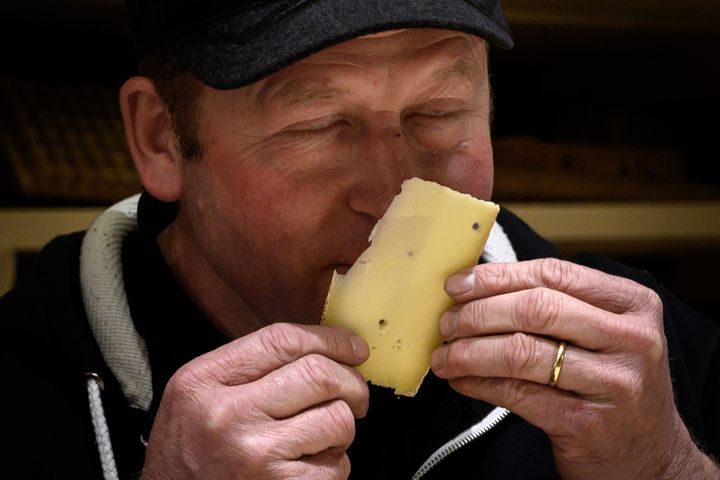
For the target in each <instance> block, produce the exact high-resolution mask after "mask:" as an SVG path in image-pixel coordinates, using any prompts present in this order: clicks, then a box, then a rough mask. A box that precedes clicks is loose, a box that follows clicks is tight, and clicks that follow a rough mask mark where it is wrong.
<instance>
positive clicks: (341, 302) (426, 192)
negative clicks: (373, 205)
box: [323, 178, 499, 396]
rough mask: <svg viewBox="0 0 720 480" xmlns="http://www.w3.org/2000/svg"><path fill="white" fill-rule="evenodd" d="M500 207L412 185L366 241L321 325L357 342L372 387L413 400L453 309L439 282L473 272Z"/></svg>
mask: <svg viewBox="0 0 720 480" xmlns="http://www.w3.org/2000/svg"><path fill="white" fill-rule="evenodd" d="M498 210H499V208H498V206H497V205H495V204H494V203H491V202H485V201H482V200H478V199H476V198H474V197H472V196H470V195H467V194H462V193H458V192H455V191H453V190H451V189H449V188H447V187H444V186H441V185H439V184H437V183H434V182H428V181H425V180H420V179H418V178H413V179H410V180H406V181H405V182H404V183H403V185H402V192H401V193H400V194H399V195H398V196H396V197H395V199H394V200H393V202H392V204H391V205H390V207H389V208H388V210H387V212H386V213H385V215H384V216H383V218H382V219H380V221H379V222H378V224H377V226H376V228H375V229H374V230H373V233H372V235H371V238H370V240H371V242H372V243H371V245H370V247H369V248H368V249H367V250H365V252H363V253H362V255H360V258H358V260H357V261H356V262H355V264H354V265H353V266H352V268H350V270H349V271H348V272H347V274H345V275H339V274H337V272H336V273H335V274H334V275H333V280H332V283H331V286H330V290H329V292H328V296H327V300H326V303H325V311H324V313H323V324H325V325H342V326H344V327H346V328H348V329H350V330H351V331H353V332H354V333H356V334H358V335H360V336H361V337H363V338H364V339H365V340H366V341H367V342H368V345H369V347H370V357H369V358H368V360H367V361H366V362H365V363H363V364H362V365H360V366H359V367H357V368H358V370H359V371H360V373H361V374H362V375H363V376H364V377H365V378H366V379H367V380H369V381H370V382H372V383H374V384H376V385H380V386H384V387H390V388H394V389H395V393H396V394H399V395H407V396H413V395H415V393H417V390H418V389H419V388H420V384H421V383H422V380H423V378H424V377H425V375H426V374H427V372H428V370H429V369H430V355H431V353H432V352H433V350H435V349H436V348H437V347H438V346H440V344H441V343H442V336H441V334H440V328H439V320H440V317H441V315H442V314H443V312H445V311H446V310H447V309H448V308H450V307H451V306H452V304H453V301H452V299H451V298H450V297H449V296H448V295H447V294H446V293H445V290H444V284H445V280H446V279H447V278H448V277H449V276H450V275H452V274H453V273H456V272H459V271H461V270H463V269H466V268H468V267H471V266H473V265H475V264H476V263H477V261H478V258H479V257H480V255H481V254H482V251H483V248H484V246H485V243H486V242H487V239H488V236H489V234H490V230H491V228H492V226H493V224H494V222H495V217H496V215H497V212H498Z"/></svg>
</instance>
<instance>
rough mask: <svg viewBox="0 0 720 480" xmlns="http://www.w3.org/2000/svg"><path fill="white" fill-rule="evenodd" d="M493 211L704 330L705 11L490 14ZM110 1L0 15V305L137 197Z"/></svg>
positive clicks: (715, 200) (716, 125) (692, 2)
mask: <svg viewBox="0 0 720 480" xmlns="http://www.w3.org/2000/svg"><path fill="white" fill-rule="evenodd" d="M503 4H504V6H505V9H506V13H507V17H508V20H509V23H510V25H511V28H512V31H513V34H514V37H515V41H516V47H515V48H514V49H513V50H510V51H508V52H499V51H492V52H491V60H490V61H491V74H492V78H491V81H492V85H493V90H494V100H495V117H494V126H493V128H494V148H495V158H496V187H495V201H497V202H500V203H502V204H503V205H504V206H506V207H508V208H510V209H511V210H513V211H515V212H516V213H517V214H519V215H520V216H521V217H523V218H524V219H525V220H526V221H527V222H528V223H530V224H531V225H532V226H533V227H535V228H536V229H537V230H539V231H540V233H542V234H544V235H545V236H546V237H548V238H549V239H551V240H552V241H553V242H555V244H556V245H557V246H558V247H559V249H560V251H561V252H562V253H563V254H564V255H573V254H576V253H580V252H583V251H594V252H598V253H604V254H608V255H611V256H614V257H615V258H618V259H620V260H622V261H624V262H626V263H629V264H631V265H634V266H637V267H639V268H643V269H646V270H648V271H651V272H652V273H653V274H655V276H657V277H658V278H659V279H660V280H661V281H662V282H663V283H664V284H665V285H666V286H667V287H668V288H669V289H671V290H673V291H674V292H675V293H676V295H677V296H679V297H680V298H681V299H683V300H685V301H686V302H687V303H689V304H691V305H693V306H694V307H696V308H697V309H698V310H701V311H703V312H705V313H706V314H708V315H710V316H712V317H714V318H715V319H716V321H717V320H718V319H720V295H718V294H717V293H716V291H717V289H718V287H719V286H720V282H719V281H718V273H719V272H720V155H719V154H718V142H719V141H720V133H719V132H720V64H719V60H720V0H633V1H631V2H628V1H627V0H604V1H602V2H599V1H597V0H504V2H503ZM125 23H126V22H125V12H124V7H123V1H122V0H22V1H20V0H5V1H3V2H2V4H0V53H1V56H0V58H1V59H2V61H1V62H0V294H2V293H4V292H5V291H7V290H8V289H9V288H11V286H12V285H13V284H15V283H16V282H17V281H18V280H19V279H21V278H22V277H23V275H25V273H26V272H27V269H28V268H29V265H30V264H31V263H32V260H33V257H34V254H35V253H36V252H37V250H38V249H39V248H40V246H41V245H42V244H44V243H45V242H46V241H47V240H48V239H50V238H52V237H53V236H54V235H56V234H58V233H63V232H69V231H74V230H79V229H84V228H86V227H87V226H88V225H89V223H90V222H91V221H92V218H93V217H94V216H95V215H97V213H98V212H99V211H100V210H101V209H102V208H103V207H104V206H107V205H110V204H112V203H114V202H115V201H117V200H119V199H122V198H124V197H126V196H128V195H131V194H133V193H136V192H138V191H139V183H138V180H137V177H136V175H135V173H134V171H133V168H132V164H131V161H130V158H129V155H128V152H127V149H126V147H125V144H124V137H123V132H122V125H121V122H120V113H119V109H118V107H117V100H116V98H117V91H118V88H119V86H120V85H121V84H122V82H123V80H124V79H125V78H127V77H128V76H130V75H132V74H134V72H135V58H134V55H133V52H132V49H131V47H130V42H129V40H128V37H127V34H126V32H125Z"/></svg>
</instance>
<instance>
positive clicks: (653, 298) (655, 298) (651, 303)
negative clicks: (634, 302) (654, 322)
mask: <svg viewBox="0 0 720 480" xmlns="http://www.w3.org/2000/svg"><path fill="white" fill-rule="evenodd" d="M639 290H640V292H639V293H638V294H637V297H639V298H638V304H639V306H640V310H642V311H645V312H652V313H653V314H655V315H657V316H658V317H660V318H662V313H663V302H662V299H661V298H660V295H658V294H657V292H656V291H655V290H651V289H649V288H640V289H639Z"/></svg>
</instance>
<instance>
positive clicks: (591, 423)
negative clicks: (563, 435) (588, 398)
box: [559, 400, 603, 438]
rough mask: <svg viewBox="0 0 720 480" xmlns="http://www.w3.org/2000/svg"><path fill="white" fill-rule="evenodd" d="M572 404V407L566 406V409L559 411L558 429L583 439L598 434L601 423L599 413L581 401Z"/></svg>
mask: <svg viewBox="0 0 720 480" xmlns="http://www.w3.org/2000/svg"><path fill="white" fill-rule="evenodd" d="M573 403H574V405H568V408H563V409H561V410H560V423H559V427H560V428H562V429H564V430H565V431H568V430H569V431H571V432H573V433H575V434H576V435H578V434H579V435H582V436H583V437H584V438H587V436H588V435H596V434H597V433H598V432H600V429H601V428H602V423H603V422H602V420H603V418H602V413H601V411H600V410H599V409H598V408H597V407H595V406H593V405H592V404H589V403H587V402H584V401H582V400H577V401H575V402H573Z"/></svg>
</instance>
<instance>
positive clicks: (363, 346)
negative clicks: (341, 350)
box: [350, 335, 370, 358]
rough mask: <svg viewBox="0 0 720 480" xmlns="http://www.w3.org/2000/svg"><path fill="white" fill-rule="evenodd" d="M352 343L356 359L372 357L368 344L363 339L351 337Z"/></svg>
mask: <svg viewBox="0 0 720 480" xmlns="http://www.w3.org/2000/svg"><path fill="white" fill-rule="evenodd" d="M350 343H351V344H352V349H353V353H354V354H355V356H356V357H358V358H367V357H368V356H369V355H370V350H369V349H368V345H367V342H366V341H365V339H363V338H362V337H359V336H357V335H351V336H350Z"/></svg>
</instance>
